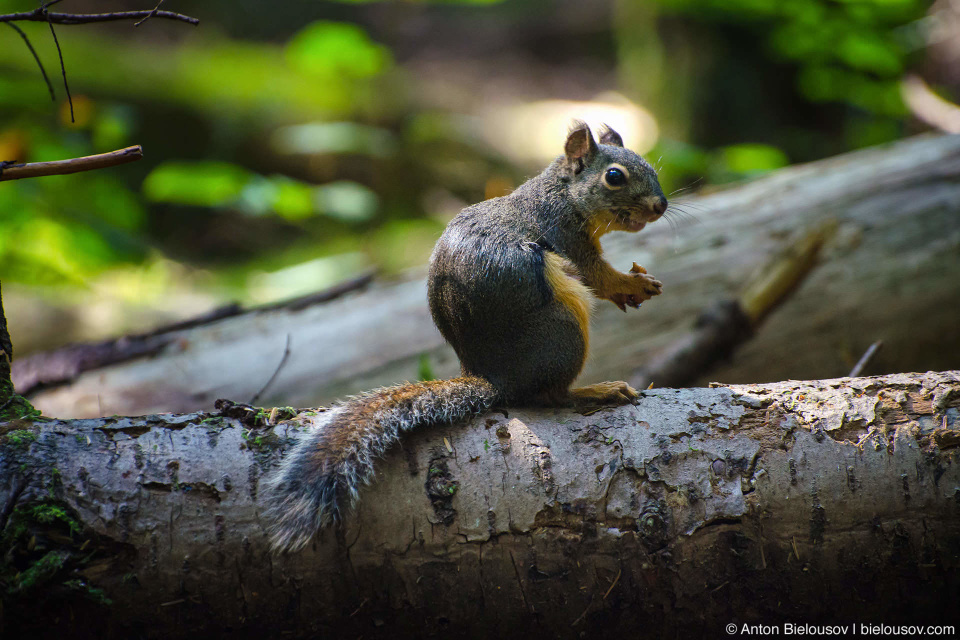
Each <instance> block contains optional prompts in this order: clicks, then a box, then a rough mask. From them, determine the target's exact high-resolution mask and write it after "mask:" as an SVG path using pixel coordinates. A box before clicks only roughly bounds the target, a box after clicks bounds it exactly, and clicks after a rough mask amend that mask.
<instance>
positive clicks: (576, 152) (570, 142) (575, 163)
mask: <svg viewBox="0 0 960 640" xmlns="http://www.w3.org/2000/svg"><path fill="white" fill-rule="evenodd" d="M563 149H564V152H565V153H566V154H567V166H569V167H571V168H572V169H573V172H574V173H580V172H581V171H583V168H584V166H586V164H587V163H589V162H590V161H591V160H593V157H594V156H595V155H596V154H597V143H596V141H595V140H594V139H593V134H592V133H590V127H588V126H587V123H586V122H583V121H582V120H574V121H573V126H572V127H571V128H570V133H568V134H567V143H566V145H564V148H563Z"/></svg>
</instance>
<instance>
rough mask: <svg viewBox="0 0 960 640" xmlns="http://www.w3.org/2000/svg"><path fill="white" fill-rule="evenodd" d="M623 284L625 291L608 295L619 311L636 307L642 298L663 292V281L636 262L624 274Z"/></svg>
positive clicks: (646, 298)
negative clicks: (625, 287)
mask: <svg viewBox="0 0 960 640" xmlns="http://www.w3.org/2000/svg"><path fill="white" fill-rule="evenodd" d="M624 284H625V285H626V286H627V291H623V292H618V293H615V294H613V295H611V296H610V300H611V301H612V302H613V304H615V305H617V306H618V307H620V310H621V311H626V310H627V307H633V308H634V309H636V308H637V307H639V306H640V303H642V302H643V301H644V300H649V299H650V298H652V297H653V296H658V295H660V294H661V293H663V283H662V282H660V281H659V280H657V279H656V278H654V277H653V276H651V275H650V274H649V273H647V270H646V269H644V268H643V267H641V266H640V265H638V264H637V263H636V262H634V263H633V266H632V267H630V271H629V272H627V275H626V276H624Z"/></svg>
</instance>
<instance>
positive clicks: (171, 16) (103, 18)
mask: <svg viewBox="0 0 960 640" xmlns="http://www.w3.org/2000/svg"><path fill="white" fill-rule="evenodd" d="M146 17H154V18H166V19H168V20H178V21H180V22H187V23H189V24H192V25H198V24H200V20H199V19H197V18H193V17H191V16H185V15H183V14H182V13H176V12H173V11H157V10H155V9H154V10H150V11H114V12H111V13H50V12H47V15H46V16H44V14H43V11H41V10H40V9H34V10H33V11H22V12H20V13H5V14H0V22H17V21H27V22H52V23H53V24H89V23H91V22H114V21H116V20H139V19H142V18H146Z"/></svg>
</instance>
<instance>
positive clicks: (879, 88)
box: [658, 0, 931, 117]
mask: <svg viewBox="0 0 960 640" xmlns="http://www.w3.org/2000/svg"><path fill="white" fill-rule="evenodd" d="M658 2H659V3H660V4H661V5H663V6H664V7H665V8H666V9H668V10H670V11H673V12H679V13H683V14H684V15H686V16H690V17H696V19H699V20H716V21H727V22H733V23H737V24H739V25H742V26H744V27H745V28H747V29H749V30H750V31H752V32H753V33H755V34H757V35H758V36H759V37H761V38H762V39H763V40H764V41H765V43H766V46H767V47H768V48H769V50H770V51H771V52H772V53H773V55H775V56H777V57H779V58H780V59H782V60H785V61H789V62H791V63H793V64H796V65H798V66H799V69H800V71H799V75H798V86H799V89H800V92H801V94H802V95H803V96H804V97H805V98H807V99H809V100H812V101H816V102H821V101H836V102H843V103H847V104H850V105H855V106H857V107H860V108H862V109H865V110H867V111H870V112H873V113H877V114H883V115H888V116H898V117H899V116H904V115H906V111H905V108H904V105H903V101H902V100H901V99H900V90H899V80H900V78H901V75H902V74H903V71H904V69H905V68H906V67H907V65H908V63H909V58H910V56H911V54H914V53H915V51H914V49H915V48H916V47H915V44H914V43H913V42H912V40H911V38H910V30H909V29H906V28H905V26H906V25H909V24H911V23H913V22H914V21H916V20H919V19H921V18H922V17H923V16H924V15H925V13H926V11H927V9H929V7H930V4H931V3H930V2H929V0H836V1H834V0H786V1H784V0H658Z"/></svg>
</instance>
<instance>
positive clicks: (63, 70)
mask: <svg viewBox="0 0 960 640" xmlns="http://www.w3.org/2000/svg"><path fill="white" fill-rule="evenodd" d="M57 2H60V0H50V2H47V3H44V4H43V5H42V6H41V7H40V10H41V11H43V15H45V16H48V17H49V15H50V14H49V13H48V12H47V7H49V6H50V5H52V4H56V3H57ZM47 25H48V26H49V27H50V35H52V36H53V44H55V45H56V46H57V55H58V56H60V73H61V74H63V89H64V91H66V92H67V104H69V105H70V122H76V120H74V119H73V96H71V95H70V85H69V84H67V68H66V67H65V66H64V64H63V51H61V50H60V41H59V40H57V32H56V31H55V30H54V29H53V23H52V22H50V20H47Z"/></svg>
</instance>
